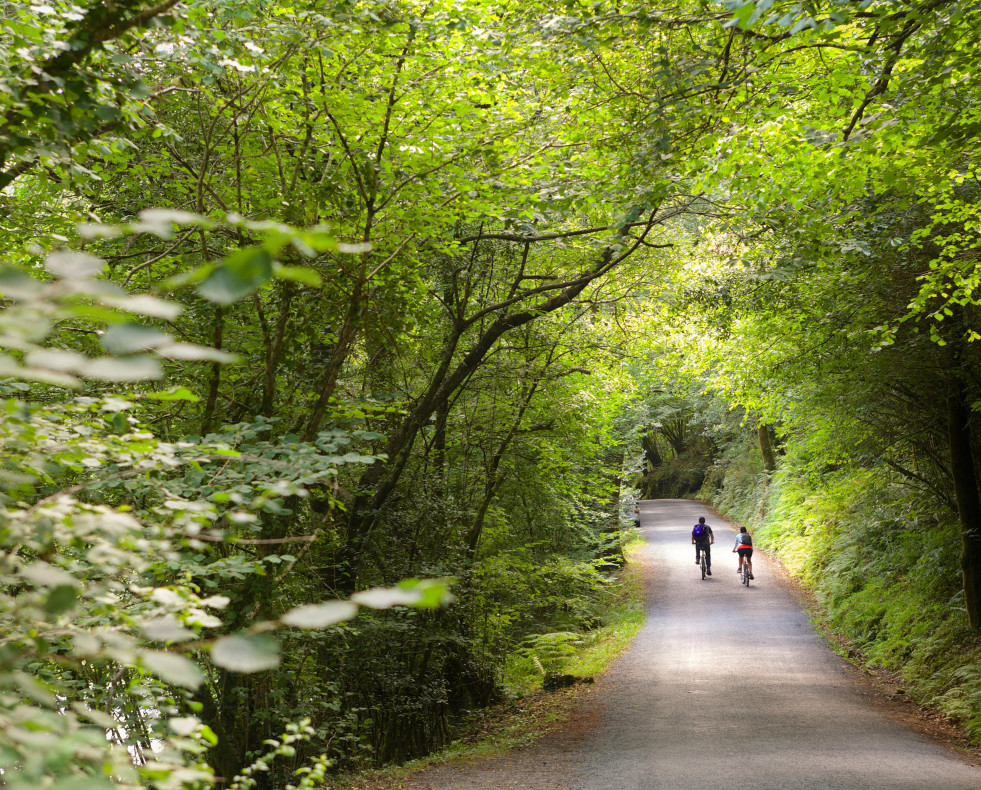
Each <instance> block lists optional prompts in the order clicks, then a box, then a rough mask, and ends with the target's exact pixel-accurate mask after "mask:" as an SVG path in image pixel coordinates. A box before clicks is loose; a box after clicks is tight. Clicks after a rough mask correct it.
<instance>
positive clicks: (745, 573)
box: [739, 557, 753, 587]
mask: <svg viewBox="0 0 981 790" xmlns="http://www.w3.org/2000/svg"><path fill="white" fill-rule="evenodd" d="M739 576H740V579H739V580H740V581H741V582H742V583H743V584H745V585H746V586H747V587H749V580H750V579H751V578H752V576H753V575H752V574H751V573H750V572H749V561H748V560H747V559H746V558H745V557H740V558H739Z"/></svg>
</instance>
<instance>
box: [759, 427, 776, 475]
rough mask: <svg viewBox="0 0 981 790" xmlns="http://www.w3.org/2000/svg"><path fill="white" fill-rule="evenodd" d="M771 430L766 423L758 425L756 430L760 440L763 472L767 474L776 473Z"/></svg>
mask: <svg viewBox="0 0 981 790" xmlns="http://www.w3.org/2000/svg"><path fill="white" fill-rule="evenodd" d="M772 430H773V429H772V428H771V427H770V426H769V425H767V424H766V423H762V422H761V423H760V424H759V426H757V428H756V433H757V435H758V436H759V439H760V455H762V456H763V470H764V471H765V472H766V473H767V474H772V473H773V472H776V471H777V457H776V454H775V453H774V452H773V439H772V433H771V431H772Z"/></svg>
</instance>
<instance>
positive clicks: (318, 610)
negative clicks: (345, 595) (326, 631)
mask: <svg viewBox="0 0 981 790" xmlns="http://www.w3.org/2000/svg"><path fill="white" fill-rule="evenodd" d="M357 613H358V607H357V604H354V603H351V602H350V601H324V602H323V603H314V604H305V605H303V606H297V607H295V608H293V609H290V610H289V611H288V612H287V613H286V614H284V615H283V616H282V617H281V618H280V621H281V622H283V623H285V624H286V625H292V626H295V627H297V628H326V627H327V626H329V625H335V624H337V623H340V622H343V621H344V620H350V619H351V618H352V617H354V616H355V615H356V614H357Z"/></svg>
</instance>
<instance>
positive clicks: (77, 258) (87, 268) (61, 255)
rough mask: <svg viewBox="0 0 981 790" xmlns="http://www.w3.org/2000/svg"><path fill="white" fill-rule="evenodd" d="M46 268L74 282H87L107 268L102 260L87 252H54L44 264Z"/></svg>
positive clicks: (57, 275)
mask: <svg viewBox="0 0 981 790" xmlns="http://www.w3.org/2000/svg"><path fill="white" fill-rule="evenodd" d="M44 266H45V268H46V269H47V270H48V271H49V272H51V273H52V274H53V275H55V276H56V277H64V278H66V279H72V280H87V279H89V278H91V277H95V276H96V275H97V274H100V273H101V272H102V270H103V269H104V268H105V266H106V262H105V261H104V260H102V258H96V257H95V256H94V255H89V254H88V253H87V252H72V251H64V252H53V253H51V255H49V256H48V259H47V260H46V261H45V262H44Z"/></svg>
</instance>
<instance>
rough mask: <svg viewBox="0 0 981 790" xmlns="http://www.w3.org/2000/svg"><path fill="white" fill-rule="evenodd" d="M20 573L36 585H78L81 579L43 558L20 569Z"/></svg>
mask: <svg viewBox="0 0 981 790" xmlns="http://www.w3.org/2000/svg"><path fill="white" fill-rule="evenodd" d="M20 575H21V576H23V577H24V578H25V579H27V580H28V581H29V582H31V584H33V585H35V586H36V587H62V586H69V587H78V586H79V581H78V579H76V578H75V577H74V576H72V575H71V574H70V573H69V572H68V571H65V570H62V569H61V568H56V567H55V566H54V565H50V564H49V563H47V562H44V561H43V560H38V561H37V562H32V563H31V564H30V565H25V566H24V567H23V568H21V569H20Z"/></svg>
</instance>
